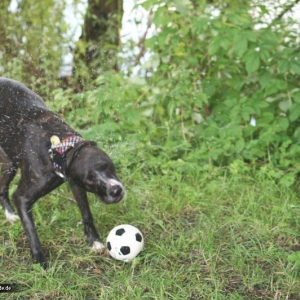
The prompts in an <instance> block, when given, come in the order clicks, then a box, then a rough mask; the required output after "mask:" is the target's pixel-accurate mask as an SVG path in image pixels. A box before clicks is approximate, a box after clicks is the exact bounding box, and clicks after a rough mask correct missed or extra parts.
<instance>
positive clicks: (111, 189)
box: [107, 179, 125, 203]
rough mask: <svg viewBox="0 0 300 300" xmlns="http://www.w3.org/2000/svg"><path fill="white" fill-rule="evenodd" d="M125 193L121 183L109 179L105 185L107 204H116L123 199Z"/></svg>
mask: <svg viewBox="0 0 300 300" xmlns="http://www.w3.org/2000/svg"><path fill="white" fill-rule="evenodd" d="M124 194H125V191H124V187H123V185H122V183H121V182H119V181H117V180H115V179H110V180H109V181H108V183H107V200H108V201H107V202H108V203H118V202H120V201H121V200H122V199H123V197H124Z"/></svg>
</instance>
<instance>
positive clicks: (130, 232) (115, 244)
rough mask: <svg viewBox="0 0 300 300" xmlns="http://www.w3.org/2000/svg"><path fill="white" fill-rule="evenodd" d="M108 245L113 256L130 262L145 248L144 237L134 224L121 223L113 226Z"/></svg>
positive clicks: (108, 237)
mask: <svg viewBox="0 0 300 300" xmlns="http://www.w3.org/2000/svg"><path fill="white" fill-rule="evenodd" d="M106 247H107V250H108V252H109V254H110V255H111V256H112V257H113V258H115V259H117V260H122V261H125V262H129V261H131V260H132V259H134V258H135V257H136V256H137V255H138V254H139V253H140V252H141V251H142V250H143V248H144V237H143V234H142V233H141V232H140V231H139V230H138V229H137V228H136V227H134V226H132V225H128V224H123V225H119V226H117V227H115V228H113V229H112V230H111V231H110V233H109V234H108V236H107V239H106Z"/></svg>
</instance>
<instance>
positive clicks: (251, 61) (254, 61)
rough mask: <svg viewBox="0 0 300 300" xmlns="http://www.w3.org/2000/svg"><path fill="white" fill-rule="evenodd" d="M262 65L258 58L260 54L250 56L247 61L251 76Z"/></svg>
mask: <svg viewBox="0 0 300 300" xmlns="http://www.w3.org/2000/svg"><path fill="white" fill-rule="evenodd" d="M259 65H260V58H259V56H258V53H255V52H253V53H252V55H249V57H248V59H247V61H246V70H247V72H248V74H251V73H253V72H255V71H257V70H258V68H259Z"/></svg>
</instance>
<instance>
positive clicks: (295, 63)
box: [291, 61, 300, 75]
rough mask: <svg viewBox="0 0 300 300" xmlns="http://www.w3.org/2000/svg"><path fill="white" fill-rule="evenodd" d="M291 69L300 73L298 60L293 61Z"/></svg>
mask: <svg viewBox="0 0 300 300" xmlns="http://www.w3.org/2000/svg"><path fill="white" fill-rule="evenodd" d="M291 69H292V71H293V72H294V73H295V74H298V75H300V65H299V64H298V63H297V62H295V61H294V62H292V63H291Z"/></svg>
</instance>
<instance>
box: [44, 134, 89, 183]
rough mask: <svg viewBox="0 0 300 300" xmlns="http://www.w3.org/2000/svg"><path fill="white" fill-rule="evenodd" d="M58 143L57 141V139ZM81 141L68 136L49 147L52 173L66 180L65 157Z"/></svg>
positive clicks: (80, 138) (76, 137)
mask: <svg viewBox="0 0 300 300" xmlns="http://www.w3.org/2000/svg"><path fill="white" fill-rule="evenodd" d="M58 141H59V139H58ZM80 141H83V138H82V137H80V136H76V135H73V136H68V137H66V138H65V139H63V140H62V141H59V142H58V143H57V144H53V143H52V145H51V148H50V149H49V155H50V159H51V161H52V167H53V170H54V172H55V173H56V174H57V175H58V176H60V177H62V178H64V179H65V180H66V155H67V153H68V152H69V150H71V149H72V148H73V147H74V146H75V144H76V143H78V142H80Z"/></svg>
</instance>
